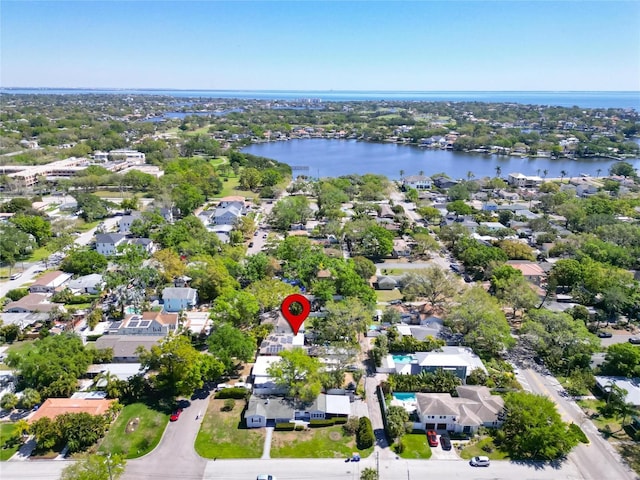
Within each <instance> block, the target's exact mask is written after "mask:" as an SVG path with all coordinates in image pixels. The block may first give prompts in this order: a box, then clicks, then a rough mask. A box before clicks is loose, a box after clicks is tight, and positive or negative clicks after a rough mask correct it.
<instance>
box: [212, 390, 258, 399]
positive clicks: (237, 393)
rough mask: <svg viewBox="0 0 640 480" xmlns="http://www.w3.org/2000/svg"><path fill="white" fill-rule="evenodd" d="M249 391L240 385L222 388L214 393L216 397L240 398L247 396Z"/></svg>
mask: <svg viewBox="0 0 640 480" xmlns="http://www.w3.org/2000/svg"><path fill="white" fill-rule="evenodd" d="M249 393H250V392H249V390H247V389H246V388H242V387H231V388H223V389H222V390H220V391H219V392H218V393H216V398H220V399H224V398H235V399H236V400H242V399H243V398H247V395H249Z"/></svg>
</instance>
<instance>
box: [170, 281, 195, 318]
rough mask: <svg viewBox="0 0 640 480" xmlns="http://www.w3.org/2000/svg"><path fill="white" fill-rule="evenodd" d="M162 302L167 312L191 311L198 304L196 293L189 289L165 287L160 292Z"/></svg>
mask: <svg viewBox="0 0 640 480" xmlns="http://www.w3.org/2000/svg"><path fill="white" fill-rule="evenodd" d="M162 301H163V307H164V309H165V311H167V312H180V311H181V310H191V309H192V308H193V307H195V306H196V305H197V304H198V291H197V290H196V289H194V288H189V287H167V288H165V289H164V290H162Z"/></svg>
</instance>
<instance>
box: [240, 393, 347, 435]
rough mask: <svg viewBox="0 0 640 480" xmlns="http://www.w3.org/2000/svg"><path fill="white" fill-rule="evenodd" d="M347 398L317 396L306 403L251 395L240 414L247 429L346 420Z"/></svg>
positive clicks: (340, 396)
mask: <svg viewBox="0 0 640 480" xmlns="http://www.w3.org/2000/svg"><path fill="white" fill-rule="evenodd" d="M350 414H351V404H350V400H349V397H347V396H345V395H326V394H324V393H321V394H320V395H318V397H317V398H316V399H315V400H314V401H313V402H310V403H304V402H299V401H295V400H293V399H290V398H284V397H263V396H259V395H252V396H251V398H250V399H249V404H248V405H247V410H246V411H245V413H244V418H245V421H246V423H247V428H260V427H271V426H275V425H276V424H277V423H288V422H300V423H303V422H309V421H310V420H324V419H328V418H348V417H349V415H350Z"/></svg>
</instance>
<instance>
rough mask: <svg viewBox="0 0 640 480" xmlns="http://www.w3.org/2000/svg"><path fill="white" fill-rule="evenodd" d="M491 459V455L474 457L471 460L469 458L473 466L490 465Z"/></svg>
mask: <svg viewBox="0 0 640 480" xmlns="http://www.w3.org/2000/svg"><path fill="white" fill-rule="evenodd" d="M490 463H491V462H490V460H489V457H484V456H481V457H473V458H472V459H471V460H469V465H471V466H472V467H488V466H489V464H490Z"/></svg>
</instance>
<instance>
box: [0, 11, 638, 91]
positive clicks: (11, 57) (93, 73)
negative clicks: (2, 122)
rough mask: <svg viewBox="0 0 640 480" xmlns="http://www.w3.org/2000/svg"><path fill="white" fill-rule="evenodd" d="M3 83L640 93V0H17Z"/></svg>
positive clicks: (3, 54) (3, 52)
mask: <svg viewBox="0 0 640 480" xmlns="http://www.w3.org/2000/svg"><path fill="white" fill-rule="evenodd" d="M0 9H1V10H0V69H1V70H0V86H3V87H17V86H22V87H85V88H178V89H228V90H243V89H248V90H251V89H253V90H256V89H259V90H270V89H274V90H420V91H429V90H576V91H577V90H640V2H638V1H631V2H622V1H615V0H613V1H603V2H592V1H564V2H551V1H536V2H523V1H517V0H513V1H509V2H488V1H473V2H463V1H455V0H450V1H447V2H435V1H421V2H405V1H393V2H371V1H362V2H342V1H331V2H329V1H327V2H311V1H309V2H307V1H297V2H284V1H281V2H278V1H273V2H272V1H256V2H241V1H234V2H224V1H206V2H191V1H182V2H171V1H151V0H148V1H138V2H133V1H106V2H101V1H69V2H47V1H35V2H31V1H26V0H20V1H14V0H2V3H1V6H0Z"/></svg>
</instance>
